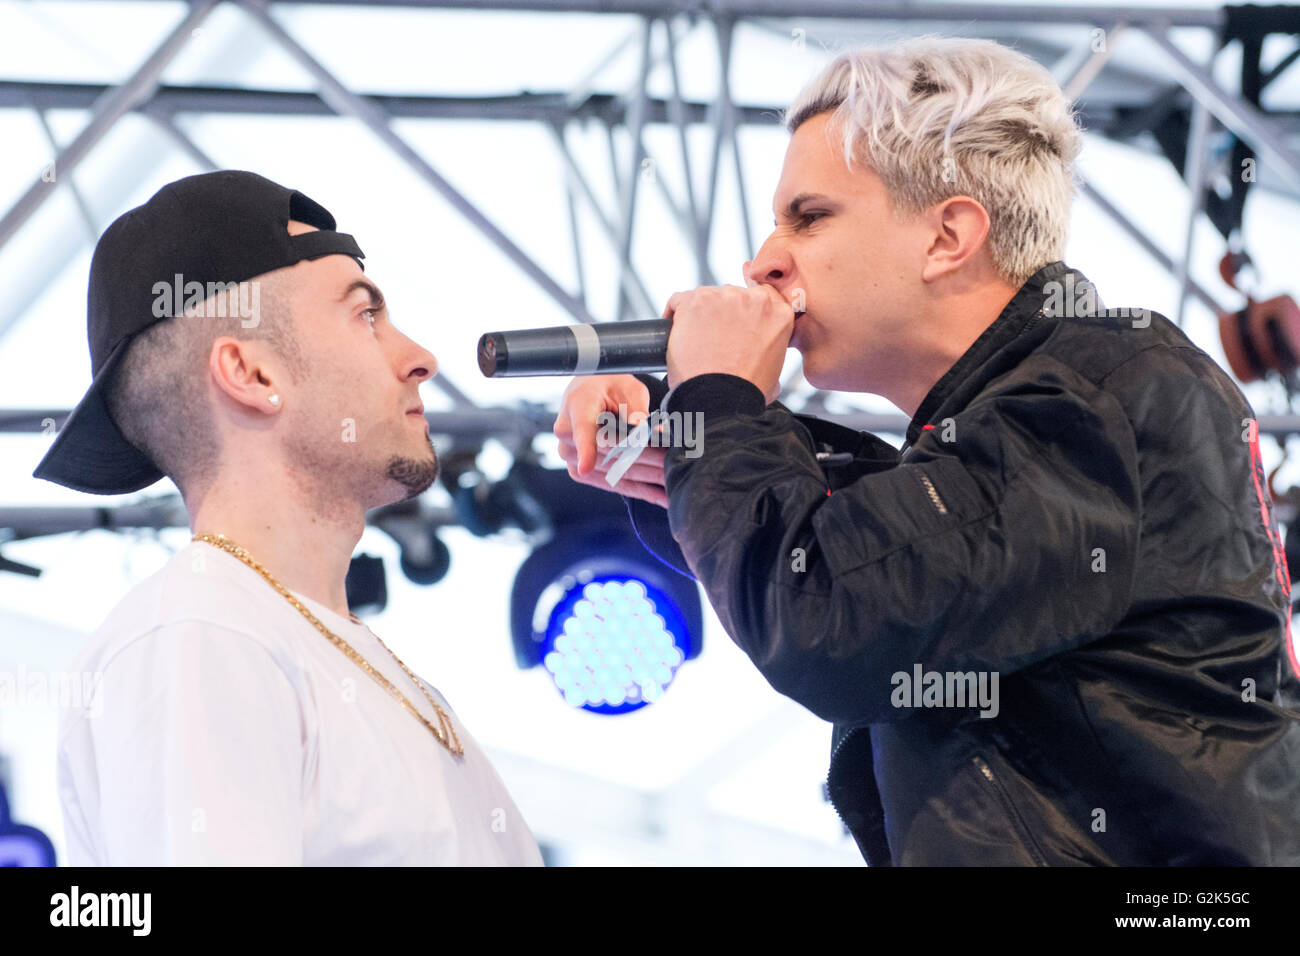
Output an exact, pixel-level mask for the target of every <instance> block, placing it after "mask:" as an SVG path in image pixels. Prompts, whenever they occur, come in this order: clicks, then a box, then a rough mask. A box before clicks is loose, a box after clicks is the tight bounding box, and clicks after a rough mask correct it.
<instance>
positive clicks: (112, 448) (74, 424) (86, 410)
mask: <svg viewBox="0 0 1300 956" xmlns="http://www.w3.org/2000/svg"><path fill="white" fill-rule="evenodd" d="M132 341H133V339H130V338H128V339H124V340H123V341H121V342H119V343H118V345H117V348H115V349H113V351H112V354H110V355H109V357H108V361H106V362H105V363H104V365H103V367H102V368H100V370H99V374H98V375H96V376H95V380H94V381H93V382H91V384H90V388H89V389H88V390H87V391H86V394H85V396H84V397H83V398H82V399H81V401H80V402H79V403H78V404H77V407H76V408H74V409H73V410H72V413H71V414H70V415H68V418H67V420H66V421H65V422H64V423H63V427H62V428H60V429H59V432H58V434H57V435H56V436H55V438H54V444H53V445H51V446H50V450H49V451H48V452H46V453H45V457H44V458H42V459H41V462H40V464H38V465H37V466H36V470H35V471H33V472H32V477H34V478H43V479H45V480H46V481H52V482H54V483H55V484H58V485H63V486H64V487H66V488H71V489H73V490H74V491H84V492H87V493H88V494H92V495H125V494H129V493H131V492H133V491H139V490H140V489H142V488H147V487H149V486H150V485H152V484H153V483H154V482H155V481H157V480H158V479H159V478H162V477H163V473H162V472H161V471H159V470H158V468H157V467H156V466H155V465H154V463H153V462H152V461H150V460H149V458H148V456H146V455H145V454H144V452H142V451H140V449H138V448H136V447H135V446H134V445H132V444H131V443H130V442H129V441H127V440H126V438H125V436H123V434H122V433H121V431H119V430H118V427H117V425H115V424H113V419H112V418H110V417H109V414H108V407H107V405H106V402H105V389H106V385H107V383H108V382H109V381H111V380H112V376H113V373H114V372H115V371H116V370H117V368H118V366H119V365H120V364H121V363H122V359H123V357H124V356H125V355H126V352H127V349H128V348H129V347H130V345H131V342H132Z"/></svg>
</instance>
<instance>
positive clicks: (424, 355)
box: [406, 339, 438, 382]
mask: <svg viewBox="0 0 1300 956" xmlns="http://www.w3.org/2000/svg"><path fill="white" fill-rule="evenodd" d="M407 341H408V342H410V343H411V347H412V348H413V349H414V355H412V356H411V357H410V358H408V359H407V373H406V375H407V377H408V378H409V377H414V378H415V380H416V381H417V382H422V381H424V380H425V379H426V378H433V377H434V376H435V375H437V374H438V360H437V358H435V357H434V354H433V353H432V352H430V351H429V350H428V349H426V348H425V347H424V346H422V345H420V344H419V343H417V342H415V341H414V340H411V339H407Z"/></svg>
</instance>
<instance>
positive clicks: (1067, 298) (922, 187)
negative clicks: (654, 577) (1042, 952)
mask: <svg viewBox="0 0 1300 956" xmlns="http://www.w3.org/2000/svg"><path fill="white" fill-rule="evenodd" d="M786 128H787V130H788V131H789V132H790V134H791V138H790V143H789V147H788V149H787V152H786V157H785V165H784V168H783V169H782V173H781V178H780V181H779V182H778V183H777V187H776V195H775V202H774V204H773V211H774V213H775V216H776V220H775V223H774V225H775V228H774V230H773V232H772V233H771V235H770V236H769V237H768V238H767V240H766V241H765V242H764V243H763V246H762V248H761V249H760V250H759V252H758V254H757V255H756V256H755V258H754V260H753V261H752V262H747V263H745V266H744V270H743V272H744V278H745V281H746V287H739V286H733V285H726V286H719V287H702V288H698V289H692V290H689V291H682V292H678V293H676V294H675V295H673V296H672V297H671V298H669V300H668V303H667V306H666V308H665V309H664V316H665V317H671V318H672V320H673V327H672V334H671V336H670V339H669V343H668V362H667V365H668V377H667V382H666V383H663V382H659V381H656V380H655V379H653V378H650V377H646V376H640V377H633V376H602V377H592V378H578V379H574V381H573V383H572V384H571V385H570V386H569V388H568V389H567V391H566V393H565V399H564V404H563V407H562V408H561V411H560V414H559V416H558V418H557V420H556V424H555V432H556V435H557V436H558V437H559V439H560V449H561V454H562V455H563V456H564V457H565V459H566V461H567V462H568V464H569V471H570V474H571V475H573V477H574V478H576V479H577V480H579V481H584V482H587V483H590V484H595V485H598V486H605V487H608V485H607V484H605V482H606V475H605V468H604V466H603V465H597V464H596V462H597V459H598V457H600V458H601V459H602V460H603V456H598V451H599V450H600V449H599V447H598V444H599V443H598V441H597V418H598V416H600V415H601V414H602V413H604V412H609V411H617V410H619V409H620V406H622V407H623V408H624V409H625V410H626V411H627V414H628V415H629V416H630V417H631V416H637V415H641V414H646V413H647V412H648V411H649V410H650V409H652V408H659V409H661V410H663V411H664V412H667V413H668V414H669V416H670V417H669V418H668V421H670V422H672V421H679V420H681V419H682V417H683V416H685V415H698V416H700V418H701V419H702V421H703V430H702V435H701V434H700V432H699V430H698V427H697V432H696V438H697V443H698V445H699V446H700V450H699V451H698V452H695V453H693V454H692V455H690V456H687V455H686V454H685V453H684V450H683V449H682V448H681V447H678V444H679V443H676V442H674V441H673V440H672V436H671V435H670V436H668V437H667V438H666V439H663V438H661V439H660V440H658V441H657V443H656V444H657V445H658V446H667V447H650V448H647V449H645V451H644V452H643V453H642V456H641V458H640V460H639V461H638V462H637V463H636V464H634V465H633V466H632V467H631V469H630V470H628V471H627V472H626V474H625V475H624V476H623V477H622V478H621V479H620V480H619V482H618V483H617V485H616V489H617V490H619V491H621V492H622V493H623V494H624V496H625V497H626V499H627V502H628V508H629V511H630V513H631V516H632V519H633V521H634V523H635V524H636V527H637V530H638V532H639V533H640V535H641V538H642V540H643V541H645V542H646V544H647V546H649V547H650V548H651V549H652V550H655V551H657V552H658V553H660V554H661V555H662V556H664V557H665V559H667V560H673V559H674V558H676V559H677V561H678V562H679V566H680V569H681V570H683V571H684V573H690V574H692V575H693V576H695V577H696V578H697V579H698V580H699V581H700V583H701V584H702V585H703V586H704V588H705V590H706V592H707V594H708V597H709V600H710V602H711V603H712V605H713V607H714V609H715V610H716V611H717V614H718V617H719V619H720V620H721V622H722V624H723V626H724V627H725V628H726V630H727V632H728V634H729V635H730V636H731V637H732V639H733V640H734V641H735V642H736V643H737V644H738V645H739V646H740V647H741V648H742V649H743V650H744V651H745V652H746V653H747V654H748V655H749V657H750V658H751V659H752V661H753V662H754V664H755V666H756V667H757V668H758V669H759V670H760V672H761V673H762V674H763V676H764V677H765V678H766V679H767V680H768V681H769V682H770V683H771V684H772V686H773V687H774V688H775V689H776V690H778V691H780V692H781V693H783V694H785V695H787V696H789V697H791V698H793V699H794V700H797V701H799V702H800V703H801V704H803V705H804V706H806V707H807V708H808V709H809V710H811V711H812V712H814V713H816V714H817V715H819V716H820V717H822V718H824V719H825V720H827V721H830V722H832V723H833V724H834V731H833V744H832V757H831V766H830V773H829V778H828V784H829V793H830V797H831V799H832V801H833V803H834V804H835V806H836V809H837V810H838V811H839V813H840V815H841V817H842V818H843V820H844V822H845V824H846V826H847V827H848V829H849V830H850V831H851V832H852V834H853V836H854V838H855V840H856V841H857V844H858V846H859V848H860V850H861V851H862V854H863V856H864V857H865V858H866V860H867V862H868V863H869V864H871V865H918V864H919V865H948V864H975V865H1048V864H1062V865H1155V864H1163V865H1170V864H1172V865H1186V864H1291V865H1294V864H1296V863H1300V721H1298V719H1297V707H1296V702H1297V696H1296V690H1297V688H1298V687H1300V685H1298V684H1297V670H1298V668H1297V661H1296V653H1295V645H1294V643H1293V641H1292V635H1291V629H1290V580H1289V576H1288V572H1287V568H1286V561H1285V557H1284V554H1283V551H1282V546H1281V540H1280V537H1279V534H1278V530H1277V525H1276V522H1275V521H1274V519H1273V515H1272V510H1271V503H1270V500H1269V498H1268V495H1267V490H1266V489H1267V485H1266V482H1265V481H1264V478H1263V469H1262V465H1261V462H1260V458H1259V447H1258V441H1257V437H1256V431H1255V429H1254V427H1253V420H1254V413H1253V412H1252V410H1251V408H1250V406H1249V404H1248V403H1247V401H1246V399H1245V398H1244V397H1243V396H1242V394H1241V392H1240V390H1239V389H1238V388H1237V387H1236V386H1235V385H1234V384H1233V382H1232V381H1231V380H1230V379H1229V378H1228V377H1227V376H1226V375H1225V374H1224V373H1223V372H1222V371H1221V370H1220V369H1219V368H1218V367H1217V366H1216V365H1215V364H1214V362H1213V361H1212V360H1211V359H1210V357H1209V356H1207V355H1206V354H1205V352H1203V351H1202V350H1201V349H1199V348H1197V347H1196V346H1195V345H1193V344H1192V343H1191V342H1190V341H1189V340H1188V339H1187V337H1186V336H1185V335H1184V334H1183V333H1182V332H1181V331H1180V330H1179V329H1178V328H1176V327H1175V326H1174V325H1173V324H1172V323H1170V322H1169V321H1168V320H1167V319H1166V318H1165V317H1164V316H1161V315H1158V314H1156V313H1154V312H1151V311H1149V310H1146V309H1137V310H1130V309H1109V310H1107V309H1105V308H1104V307H1102V306H1101V304H1100V302H1099V301H1098V298H1097V293H1096V289H1095V288H1094V287H1093V285H1092V283H1090V282H1089V281H1088V280H1087V279H1086V278H1085V277H1084V276H1083V275H1082V274H1081V273H1079V272H1077V271H1076V270H1074V269H1071V268H1069V267H1068V266H1066V264H1065V263H1064V262H1063V261H1061V260H1062V257H1063V255H1064V250H1065V243H1066V236H1067V228H1068V218H1069V206H1070V199H1071V196H1072V194H1073V182H1072V178H1073V173H1072V169H1073V162H1074V160H1075V157H1076V156H1077V154H1078V152H1079V149H1080V132H1079V130H1078V128H1077V126H1076V124H1075V120H1074V118H1073V116H1072V113H1071V109H1070V104H1069V103H1068V101H1067V100H1066V98H1065V96H1064V94H1063V93H1062V92H1061V90H1060V89H1059V88H1058V87H1057V85H1056V84H1055V83H1054V82H1053V81H1052V79H1051V76H1050V75H1049V74H1048V72H1047V71H1046V70H1045V69H1044V68H1043V67H1041V66H1040V65H1038V64H1036V63H1034V62H1033V61H1031V60H1029V59H1027V58H1026V57H1024V56H1022V55H1020V54H1018V53H1016V52H1014V51H1012V50H1009V49H1007V48H1004V47H1002V46H999V45H997V44H995V43H992V42H989V41H986V40H967V39H945V38H933V37H926V38H920V39H916V40H910V41H908V42H905V43H901V44H897V45H895V46H890V47H887V48H881V49H864V50H853V51H849V52H845V53H843V54H841V55H839V56H837V57H836V58H835V59H834V60H833V61H832V62H831V63H830V64H828V65H827V66H826V67H825V69H823V70H822V71H821V73H820V74H819V75H818V76H817V77H815V78H814V79H813V80H812V82H811V83H810V84H809V85H808V87H807V88H806V89H805V90H804V91H803V92H802V93H800V95H799V97H798V98H797V99H796V101H795V102H794V103H793V104H792V106H791V107H790V108H789V110H788V111H787V113H786ZM787 348H795V349H798V350H799V352H800V354H801V355H802V357H803V370H804V374H805V375H806V377H807V379H808V381H809V382H811V383H812V384H813V385H816V386H818V387H820V388H824V389H842V390H846V391H859V392H872V393H875V394H878V395H882V396H885V397H886V398H888V399H889V400H890V401H892V402H893V403H894V404H895V405H897V406H898V407H899V408H900V409H902V410H903V411H905V412H906V413H907V414H908V415H909V416H910V417H911V422H910V424H909V426H908V429H907V434H906V442H905V444H904V445H903V447H902V449H901V450H897V449H895V448H894V447H893V446H891V445H889V444H887V443H886V442H884V441H882V440H881V439H880V438H877V437H876V436H874V435H871V434H868V433H865V432H858V431H854V430H851V429H848V428H845V427H842V426H839V425H836V424H833V423H831V422H828V421H824V420H821V419H818V418H814V417H812V416H808V415H796V414H792V413H791V412H790V411H789V410H788V409H786V408H785V407H784V406H783V405H781V404H780V403H779V402H777V401H776V398H777V396H778V394H779V392H780V381H779V374H780V372H781V369H782V364H783V362H784V360H785V354H786V349H787ZM668 386H671V388H668ZM665 508H666V513H665V510H664V509H665ZM665 518H666V520H665Z"/></svg>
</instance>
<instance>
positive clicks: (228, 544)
mask: <svg viewBox="0 0 1300 956" xmlns="http://www.w3.org/2000/svg"><path fill="white" fill-rule="evenodd" d="M192 540H194V541H204V542H206V543H208V544H210V545H212V546H213V547H217V548H220V549H221V550H222V551H226V552H229V553H230V554H232V555H234V556H235V557H236V558H238V559H239V560H240V561H242V562H244V564H246V565H248V566H249V567H250V568H252V569H253V570H254V571H256V572H257V573H258V574H260V575H261V576H262V577H263V578H265V579H266V583H267V584H269V585H271V587H273V588H275V589H276V590H277V591H279V592H280V594H281V595H283V596H284V599H285V600H286V601H288V602H289V603H290V604H292V605H293V606H294V607H296V608H297V609H298V611H299V612H300V613H301V614H302V616H303V617H305V618H307V620H308V621H310V622H311V624H312V626H313V627H315V628H316V630H318V631H320V632H321V634H323V635H324V636H325V637H326V638H328V639H329V640H330V642H331V643H333V644H334V646H335V647H337V648H338V649H339V650H341V651H342V652H343V653H344V654H346V655H347V656H348V657H350V658H351V659H352V660H353V661H354V662H355V663H356V665H357V666H358V667H360V668H361V669H362V670H364V671H365V672H366V673H367V674H369V675H370V676H371V677H373V678H374V679H375V680H376V681H377V682H378V683H379V684H381V685H382V686H383V687H385V688H386V689H387V690H388V693H389V694H390V695H391V696H393V697H394V698H396V699H397V700H398V701H399V702H400V703H401V704H402V706H403V707H405V708H406V709H407V710H409V711H410V712H411V713H412V714H414V715H415V717H416V719H417V720H419V721H420V723H422V724H424V726H426V727H428V728H429V732H430V733H431V734H433V736H434V737H436V738H437V740H438V743H440V744H442V745H443V746H444V747H446V748H447V750H448V751H449V752H450V753H451V754H452V755H453V756H456V757H460V756H462V755H464V753H465V748H464V747H462V746H461V743H460V738H459V737H457V736H456V728H455V727H453V726H452V723H451V718H449V717H448V716H447V714H446V712H445V711H444V710H443V709H442V708H441V707H439V706H438V702H437V701H436V700H434V699H433V696H432V695H431V694H430V693H429V692H428V691H427V690H425V689H424V685H423V684H421V683H420V681H419V679H418V678H417V677H416V676H415V675H414V674H412V673H411V670H410V668H408V667H407V666H406V665H405V664H403V663H402V659H401V658H400V657H398V656H397V655H396V654H393V652H392V651H391V650H389V647H388V645H387V644H385V643H384V642H383V641H382V640H380V639H379V635H378V634H376V633H375V632H374V631H370V633H371V635H372V636H373V637H374V639H375V640H377V641H379V644H380V646H381V647H383V649H384V650H386V651H388V653H389V654H390V655H392V658H393V660H395V661H397V663H398V666H400V667H401V668H402V670H404V671H406V674H407V676H408V677H410V678H411V681H412V682H413V683H414V684H415V686H416V687H418V688H420V693H422V694H424V696H425V697H427V698H428V699H429V703H430V704H432V705H433V709H434V711H436V712H437V714H438V724H439V726H440V727H441V730H439V728H438V727H434V726H433V724H432V723H430V722H429V720H428V718H426V717H425V716H424V714H422V713H420V712H419V711H418V710H416V708H415V707H414V705H412V704H411V702H410V701H409V700H407V699H406V696H405V695H404V694H403V693H402V692H401V691H400V690H398V689H397V688H396V687H395V686H394V685H393V683H392V681H390V680H389V679H388V678H387V677H385V676H384V675H383V674H381V673H379V671H377V670H375V669H374V668H373V667H371V666H370V664H369V662H368V661H367V660H366V659H365V658H364V657H362V656H361V655H360V654H358V653H357V652H356V651H355V650H353V648H352V645H351V644H349V643H348V642H347V641H345V640H344V639H343V638H341V637H339V636H338V635H337V634H335V633H334V632H333V631H331V630H330V629H329V628H327V627H326V626H325V625H324V624H323V623H321V621H320V619H319V618H318V617H316V615H315V614H313V613H312V612H311V611H310V610H308V609H307V607H306V606H305V605H304V604H303V603H302V602H301V601H299V600H298V599H297V598H296V597H294V596H293V595H292V594H290V593H289V592H288V590H287V589H286V588H285V587H284V585H282V584H281V583H280V582H279V581H277V580H276V579H275V578H273V577H271V574H270V572H269V571H267V570H266V568H264V567H262V565H260V564H259V563H258V562H257V561H255V560H253V557H252V555H250V554H249V553H248V552H247V551H245V550H244V549H243V548H241V547H240V546H239V545H237V544H235V542H233V541H231V540H230V539H229V538H227V537H226V536H225V535H224V534H196V535H195V536H194V537H193V539H192ZM349 614H350V615H351V617H352V620H353V621H355V622H356V623H358V624H360V623H361V621H360V620H359V619H358V618H357V616H356V615H355V614H351V612H349ZM367 630H369V628H367Z"/></svg>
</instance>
